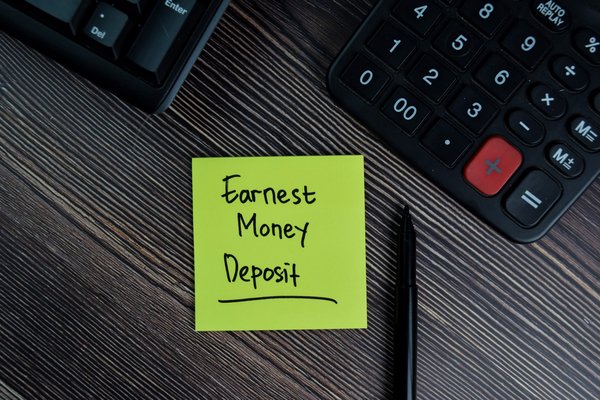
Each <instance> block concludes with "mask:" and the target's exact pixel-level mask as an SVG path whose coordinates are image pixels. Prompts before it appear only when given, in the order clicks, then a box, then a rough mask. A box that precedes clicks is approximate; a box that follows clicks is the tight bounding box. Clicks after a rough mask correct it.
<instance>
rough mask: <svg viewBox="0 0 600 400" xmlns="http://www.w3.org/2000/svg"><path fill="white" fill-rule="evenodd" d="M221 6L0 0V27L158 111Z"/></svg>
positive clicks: (209, 1) (203, 1)
mask: <svg viewBox="0 0 600 400" xmlns="http://www.w3.org/2000/svg"><path fill="white" fill-rule="evenodd" d="M227 4H228V1H227V0H160V1H154V0H113V1H93V0H0V29H2V30H3V31H6V32H8V33H9V34H11V35H13V36H15V37H16V38H18V39H20V40H22V41H23V42H25V43H27V44H28V45H30V46H31V47H33V48H35V49H37V50H39V51H40V52H42V53H44V54H46V55H47V56H49V57H50V58H53V59H56V60H57V61H59V62H61V63H63V64H64V65H66V66H67V67H68V68H70V69H72V70H73V71H75V72H77V73H79V74H81V75H82V76H84V77H86V78H88V79H89V80H91V81H93V82H94V83H96V84H98V85H100V86H102V87H104V88H105V89H107V90H109V91H111V92H113V93H115V94H116V95H118V96H120V97H121V98H122V99H124V100H125V101H127V102H129V103H131V104H133V105H134V106H136V107H139V108H141V109H142V110H144V111H146V112H149V113H157V112H161V111H164V110H165V109H166V108H167V107H168V106H169V105H170V104H171V102H172V101H173V99H174V98H175V95H176V94H177V91H178V90H179V88H180V87H181V85H182V83H183V81H184V80H185V78H186V76H187V74H188V73H189V71H190V69H191V68H192V65H193V63H194V62H195V61H196V59H197V58H198V56H199V54H200V52H201V50H202V48H203V47H204V45H205V43H206V41H207V40H208V38H209V36H210V35H211V33H212V31H213V30H214V28H215V26H216V24H217V22H218V21H219V19H220V17H221V15H222V14H223V12H224V11H225V8H226V7H227ZM7 56H8V55H7V54H3V55H2V57H7Z"/></svg>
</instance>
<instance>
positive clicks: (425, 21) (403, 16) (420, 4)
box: [394, 0, 442, 36]
mask: <svg viewBox="0 0 600 400" xmlns="http://www.w3.org/2000/svg"><path fill="white" fill-rule="evenodd" d="M394 15H395V16H397V17H398V18H399V19H400V20H401V21H402V22H403V23H405V24H406V25H407V26H408V27H409V28H411V29H412V30H414V31H415V32H417V33H418V34H419V35H421V36H425V35H426V34H427V32H429V30H430V29H431V27H432V26H433V24H435V22H436V21H437V20H438V18H439V17H440V16H441V15H442V9H441V8H440V7H439V6H437V5H436V4H435V3H434V2H433V1H431V0H408V1H401V2H400V4H398V6H397V7H396V8H395V9H394Z"/></svg>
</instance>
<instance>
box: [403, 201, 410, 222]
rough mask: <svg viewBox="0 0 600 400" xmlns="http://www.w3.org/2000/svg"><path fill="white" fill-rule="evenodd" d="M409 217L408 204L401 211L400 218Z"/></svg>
mask: <svg viewBox="0 0 600 400" xmlns="http://www.w3.org/2000/svg"><path fill="white" fill-rule="evenodd" d="M406 218H410V207H408V204H407V205H405V206H404V210H403V211H402V219H406Z"/></svg>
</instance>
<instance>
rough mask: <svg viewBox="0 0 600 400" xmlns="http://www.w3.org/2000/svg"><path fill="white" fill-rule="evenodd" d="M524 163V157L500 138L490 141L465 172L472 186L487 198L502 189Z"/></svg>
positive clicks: (484, 145) (480, 150)
mask: <svg viewBox="0 0 600 400" xmlns="http://www.w3.org/2000/svg"><path fill="white" fill-rule="evenodd" d="M522 162H523V156H521V153H520V152H519V150H517V149H515V148H514V147H513V146H512V145H510V144H509V143H508V142H507V141H506V140H504V139H502V138H501V137H499V136H494V137H491V138H490V139H488V141H487V142H485V143H484V144H483V146H481V148H480V149H479V151H478V152H477V153H476V154H475V156H474V157H473V158H472V159H471V161H469V163H468V164H467V166H466V167H465V170H464V176H465V179H466V180H467V181H469V182H470V183H471V185H473V186H475V188H476V189H477V190H479V191H480V192H481V193H483V194H484V195H486V196H493V195H495V194H496V193H498V192H499V191H500V189H502V186H504V185H505V184H506V182H507V181H508V180H509V179H510V177H511V176H513V174H514V173H515V171H516V170H517V169H518V168H519V166H520V165H521V163H522Z"/></svg>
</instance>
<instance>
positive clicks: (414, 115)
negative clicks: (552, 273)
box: [328, 0, 600, 242]
mask: <svg viewBox="0 0 600 400" xmlns="http://www.w3.org/2000/svg"><path fill="white" fill-rule="evenodd" d="M328 87H329V90H330V91H331V94H332V96H333V97H334V98H335V99H336V100H337V101H338V103H339V104H340V105H341V106H342V107H344V108H345V109H347V110H348V111H350V112H351V113H352V114H353V115H355V116H356V117H357V118H358V119H359V120H361V121H362V122H364V123H365V124H366V125H367V126H368V127H370V128H371V129H372V130H373V131H374V132H375V133H377V134H378V135H380V136H381V137H382V138H383V139H384V140H386V141H387V143H388V144H389V145H390V146H391V147H393V148H394V149H395V150H396V151H397V152H398V154H400V155H401V156H402V157H404V158H405V159H406V160H408V161H409V162H411V163H412V164H413V165H414V166H415V167H417V169H419V170H420V171H421V172H422V173H423V174H424V175H426V176H427V177H429V178H430V179H431V180H432V181H433V182H435V183H436V184H437V185H438V186H440V187H441V188H442V189H444V190H445V191H446V192H447V193H448V194H450V195H451V196H452V197H454V198H455V199H457V200H458V201H459V202H461V203H462V204H463V205H465V206H466V207H467V208H468V209H470V210H471V211H472V212H473V213H475V214H476V215H478V216H479V217H480V218H482V219H483V220H485V221H486V222H487V223H489V224H490V225H491V226H493V227H494V228H496V229H497V230H498V231H499V232H501V233H503V234H504V235H505V236H507V237H508V238H510V239H512V240H514V241H517V242H531V241H534V240H536V239H538V238H540V237H541V236H542V235H544V234H545V233H546V232H547V231H548V230H549V229H550V227H551V226H552V225H553V224H554V223H555V222H556V221H557V220H558V219H559V218H560V216H561V215H562V214H563V213H564V212H565V211H566V210H567V209H568V208H569V207H570V206H571V205H572V204H573V202H574V201H575V200H576V199H577V198H578V197H579V196H580V195H581V194H582V193H583V191H584V190H585V189H586V188H587V187H588V186H589V185H591V184H592V182H593V181H594V180H595V179H596V178H597V177H598V174H599V172H600V2H599V1H597V0H583V1H565V0H520V1H519V0H381V1H379V2H377V4H376V5H375V6H374V8H373V10H372V12H371V13H370V14H369V15H368V16H367V18H366V19H365V21H364V22H363V23H362V25H361V26H360V27H359V28H358V30H357V31H356V33H355V34H354V35H353V37H352V38H351V39H350V41H349V42H348V43H347V45H346V46H345V47H344V49H343V50H342V51H341V53H340V54H339V55H338V57H337V58H336V60H335V61H334V62H333V64H332V65H331V67H330V69H329V74H328Z"/></svg>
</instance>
